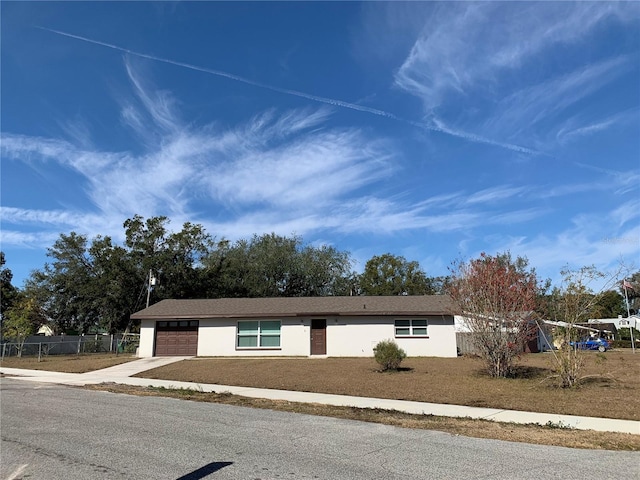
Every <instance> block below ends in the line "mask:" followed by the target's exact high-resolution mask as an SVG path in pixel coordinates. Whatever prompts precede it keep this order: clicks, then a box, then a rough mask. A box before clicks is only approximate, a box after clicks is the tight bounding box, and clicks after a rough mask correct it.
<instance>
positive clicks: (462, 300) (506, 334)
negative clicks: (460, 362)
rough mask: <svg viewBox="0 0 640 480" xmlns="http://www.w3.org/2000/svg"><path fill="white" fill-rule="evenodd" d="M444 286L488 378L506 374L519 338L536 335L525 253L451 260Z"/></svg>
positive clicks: (533, 284)
mask: <svg viewBox="0 0 640 480" xmlns="http://www.w3.org/2000/svg"><path fill="white" fill-rule="evenodd" d="M451 273H452V278H451V282H450V285H449V288H448V293H449V294H450V295H451V297H452V299H453V301H454V303H455V304H456V306H457V307H458V309H459V311H460V312H461V314H462V315H463V316H464V318H465V321H466V324H467V326H468V328H469V330H470V331H471V333H472V339H473V343H474V345H475V347H476V349H477V350H478V352H479V354H480V356H481V357H482V358H483V359H484V361H485V363H486V366H487V370H488V372H489V374H490V375H491V376H492V377H507V376H509V375H511V374H512V373H513V367H514V363H515V360H516V358H517V356H518V354H519V353H520V352H521V351H522V348H523V345H524V343H525V342H526V341H527V340H528V339H530V338H531V336H532V335H534V334H535V324H533V325H534V328H532V323H531V316H532V312H533V311H534V310H535V307H536V300H537V295H538V291H539V288H540V287H539V285H538V279H537V276H536V273H535V270H533V269H528V261H527V259H526V258H522V257H518V258H516V259H515V260H513V259H512V258H511V254H510V253H509V252H506V253H503V254H498V255H496V256H490V255H487V254H485V253H482V254H481V255H480V258H478V259H475V260H471V261H469V262H462V261H461V262H457V263H454V265H453V267H452V269H451Z"/></svg>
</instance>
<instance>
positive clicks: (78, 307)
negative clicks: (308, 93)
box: [0, 215, 446, 334]
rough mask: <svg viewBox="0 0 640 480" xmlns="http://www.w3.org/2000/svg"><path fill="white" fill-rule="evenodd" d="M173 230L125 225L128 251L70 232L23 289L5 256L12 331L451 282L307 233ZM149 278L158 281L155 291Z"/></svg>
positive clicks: (142, 223) (121, 325)
mask: <svg viewBox="0 0 640 480" xmlns="http://www.w3.org/2000/svg"><path fill="white" fill-rule="evenodd" d="M169 223H170V221H169V219H168V218H167V217H163V216H159V217H152V218H148V219H144V218H143V217H141V216H139V215H136V216H134V217H133V218H130V219H128V220H126V221H125V222H124V224H123V227H124V237H125V239H124V242H123V243H122V244H117V243H116V242H114V241H113V239H112V238H111V237H109V236H103V235H97V236H96V237H95V238H92V239H90V238H88V237H87V236H86V235H80V234H78V233H75V232H71V233H68V234H61V235H60V237H59V238H58V239H57V240H56V241H55V243H54V244H53V245H52V246H51V247H50V248H48V250H47V256H48V258H49V259H50V260H49V261H48V262H47V263H46V264H45V265H44V266H43V267H42V268H41V269H38V270H35V271H33V272H32V273H31V275H30V277H29V278H28V279H27V280H26V282H25V286H24V289H23V290H19V289H17V288H16V287H14V286H13V285H12V284H11V279H12V276H11V271H10V270H9V269H8V268H4V264H5V258H4V254H3V255H2V271H1V275H0V279H1V281H2V312H1V315H2V318H3V327H4V330H5V332H6V331H7V328H6V326H7V325H6V321H5V320H6V319H10V318H21V319H23V320H24V319H25V318H28V319H31V320H30V322H24V321H23V322H22V325H23V329H22V330H21V331H24V332H28V334H31V333H33V332H34V331H35V328H36V326H37V324H38V323H42V322H44V321H47V323H48V324H49V325H51V326H52V327H53V328H54V329H55V330H56V331H58V332H68V331H77V332H81V333H86V332H89V331H92V330H93V329H95V328H101V329H104V330H106V331H109V332H116V331H122V330H123V329H125V328H126V327H127V326H128V324H129V317H130V315H131V314H132V313H134V312H136V311H138V310H140V309H142V308H144V307H145V306H146V302H147V298H149V301H150V304H153V303H156V302H158V301H160V300H162V299H167V298H181V299H187V298H229V297H302V296H329V295H403V294H404V295H424V294H433V293H442V291H443V288H444V285H445V283H446V282H445V280H444V279H442V278H430V277H427V275H426V274H425V272H424V271H423V270H422V269H421V268H420V266H419V264H418V262H415V261H407V260H406V259H405V258H404V257H401V256H396V255H392V254H384V255H380V256H374V257H373V258H372V259H370V260H369V261H368V262H367V263H366V266H365V269H364V272H363V273H362V274H357V273H356V272H355V271H354V270H353V265H354V262H353V260H352V258H351V255H350V253H348V252H344V251H340V250H338V249H336V248H335V247H332V246H328V245H320V246H314V245H309V244H305V243H304V242H303V240H302V238H301V237H299V236H295V235H293V236H289V237H286V236H280V235H276V234H273V233H272V234H265V235H254V236H253V237H251V238H250V239H241V240H238V241H235V242H230V241H228V240H225V239H221V240H216V239H215V238H214V237H213V236H211V235H210V234H209V233H207V232H206V231H205V229H204V227H203V226H202V225H199V224H192V223H188V222H187V223H185V224H183V225H182V229H181V230H180V231H177V232H173V231H170V230H169ZM150 277H152V278H154V279H155V281H154V285H153V287H152V288H151V289H150V290H148V288H149V283H150V282H149V278H150ZM27 299H28V300H29V301H26V300H27ZM27 307H28V308H29V309H30V311H29V312H26V311H25V309H26V308H27ZM36 307H37V308H36ZM34 309H35V310H34ZM9 324H11V322H9ZM27 324H30V325H31V328H27V329H26V330H25V328H24V326H25V325H27Z"/></svg>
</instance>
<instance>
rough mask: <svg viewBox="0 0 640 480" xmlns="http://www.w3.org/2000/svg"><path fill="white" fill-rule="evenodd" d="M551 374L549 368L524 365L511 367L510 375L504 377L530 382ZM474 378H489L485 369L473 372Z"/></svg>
mask: <svg viewBox="0 0 640 480" xmlns="http://www.w3.org/2000/svg"><path fill="white" fill-rule="evenodd" d="M552 374H553V371H552V370H550V369H549V368H543V367H531V366H525V365H516V366H515V367H513V370H512V371H511V373H510V374H509V375H508V376H507V377H506V378H510V379H521V380H532V379H543V378H546V377H549V376H550V375H552ZM474 376H476V377H480V378H490V377H491V375H489V372H488V371H487V369H486V368H479V369H477V370H476V371H475V372H474Z"/></svg>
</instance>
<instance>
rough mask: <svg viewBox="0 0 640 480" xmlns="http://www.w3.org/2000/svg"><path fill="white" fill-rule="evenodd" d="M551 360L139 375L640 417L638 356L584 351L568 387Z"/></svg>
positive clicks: (167, 370) (285, 366)
mask: <svg viewBox="0 0 640 480" xmlns="http://www.w3.org/2000/svg"><path fill="white" fill-rule="evenodd" d="M550 356H551V354H550V353H544V354H529V355H524V356H523V357H522V358H521V360H520V362H519V369H518V377H517V378H513V379H492V378H489V377H488V376H487V375H486V374H485V373H484V372H483V365H482V363H481V362H480V361H479V360H477V359H475V358H470V357H459V358H408V359H407V360H405V361H404V362H403V364H402V367H403V369H402V370H401V371H399V372H385V373H381V372H379V371H378V365H377V364H376V363H375V361H374V360H373V359H372V358H324V359H308V358H299V359H298V358H296V359H293V358H287V359H284V358H280V359H278V358H260V359H248V358H243V359H239V358H233V359H230V358H198V359H193V360H186V361H183V362H178V363H174V364H171V365H167V366H164V367H160V368H157V369H154V370H148V371H146V372H144V373H141V374H139V375H138V376H139V377H144V378H161V379H165V380H176V381H186V382H195V383H213V384H220V385H236V386H250V387H257V388H276V389H283V390H298V391H305V392H321V393H333V394H342V395H355V396H364V397H378V398H393V399H401V400H414V401H423V402H433V403H448V404H458V405H469V406H478V407H493V408H503V409H509V410H525V411H534V412H547V413H558V414H568V415H584V416H594V417H608V418H622V419H629V420H640V353H637V354H635V355H634V354H631V352H627V351H619V352H616V351H612V352H606V353H604V354H599V353H598V352H585V359H586V365H585V368H584V372H583V373H584V375H586V376H587V378H585V380H584V382H583V384H582V385H581V386H580V387H579V388H575V389H569V390H567V389H561V388H557V387H556V386H554V381H555V379H554V378H553V377H552V375H553V372H552V370H551V357H550Z"/></svg>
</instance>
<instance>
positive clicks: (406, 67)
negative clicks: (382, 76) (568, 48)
mask: <svg viewBox="0 0 640 480" xmlns="http://www.w3.org/2000/svg"><path fill="white" fill-rule="evenodd" d="M639 16H640V10H639V9H638V8H637V7H636V6H633V5H624V4H618V3H616V4H613V3H597V2H596V3H584V2H581V3H563V2H556V3H544V4H539V3H532V4H523V3H505V2H481V3H444V4H440V5H438V7H437V8H435V9H434V11H432V12H429V17H428V18H427V19H426V23H425V26H424V29H423V30H422V32H421V34H420V35H419V36H418V38H417V39H416V41H415V43H414V45H413V47H412V49H411V51H410V52H409V54H408V55H407V58H406V59H405V61H404V62H403V64H402V66H401V67H400V68H399V69H398V72H397V74H396V77H395V82H396V84H397V85H398V86H399V87H400V88H402V89H404V90H407V91H409V92H411V93H413V94H415V95H417V96H419V97H420V98H421V99H422V100H423V102H424V104H425V107H426V109H427V110H432V109H433V108H436V107H437V106H438V105H439V104H440V103H441V102H442V101H443V98H444V97H445V96H446V95H448V94H449V93H457V94H464V93H465V92H467V91H469V90H470V89H476V88H477V87H478V86H479V85H483V84H486V83H487V82H489V84H488V85H486V87H485V88H486V89H490V88H491V86H492V84H493V82H494V81H496V80H497V79H498V78H499V77H500V76H501V75H502V74H503V72H504V70H505V69H509V70H512V69H517V68H519V67H521V66H522V65H524V64H525V63H526V62H528V61H530V60H531V58H532V57H533V56H534V55H536V54H537V53H539V52H541V51H544V50H547V49H549V48H552V47H553V46H554V45H558V44H563V45H566V44H572V43H575V42H577V41H579V40H581V39H582V38H584V36H585V35H587V34H588V32H589V31H590V30H591V29H592V28H593V27H594V26H596V25H597V24H599V23H600V22H602V21H606V20H607V19H611V18H614V17H615V18H616V19H617V20H618V21H634V20H637V19H638V18H639Z"/></svg>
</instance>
